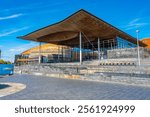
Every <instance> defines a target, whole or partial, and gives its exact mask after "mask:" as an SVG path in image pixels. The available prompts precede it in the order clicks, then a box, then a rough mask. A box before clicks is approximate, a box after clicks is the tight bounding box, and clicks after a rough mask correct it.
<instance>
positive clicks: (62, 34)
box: [18, 10, 146, 46]
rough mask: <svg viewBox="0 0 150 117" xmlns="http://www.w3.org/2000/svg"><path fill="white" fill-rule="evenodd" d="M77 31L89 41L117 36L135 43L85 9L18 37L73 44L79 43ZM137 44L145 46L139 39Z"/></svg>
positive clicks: (131, 38) (132, 38)
mask: <svg viewBox="0 0 150 117" xmlns="http://www.w3.org/2000/svg"><path fill="white" fill-rule="evenodd" d="M79 32H82V33H83V34H84V35H86V37H87V38H88V39H89V40H90V41H97V38H100V39H110V38H115V37H117V36H119V37H121V38H124V39H125V40H128V41H130V42H133V43H135V44H136V43H137V42H136V39H135V38H134V37H132V36H130V35H128V34H127V33H125V32H123V31H121V30H119V29H118V28H116V27H114V26H112V25H111V24H109V23H107V22H105V21H103V20H101V19H99V18H98V17H96V16H94V15H92V14H90V13H89V12H87V11H85V10H79V11H78V12H76V13H74V14H73V15H71V16H69V17H68V18H66V19H64V20H63V21H61V22H58V23H55V24H52V25H49V26H47V27H44V28H42V29H39V30H36V31H34V32H32V33H29V34H27V35H25V36H20V37H18V38H21V39H25V40H31V41H37V42H47V43H53V44H62V45H68V46H74V45H78V44H79ZM139 44H140V46H146V45H145V44H144V43H142V42H141V41H139Z"/></svg>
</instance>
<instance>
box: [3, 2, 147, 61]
mask: <svg viewBox="0 0 150 117" xmlns="http://www.w3.org/2000/svg"><path fill="white" fill-rule="evenodd" d="M149 5H150V0H122V1H121V0H1V1H0V49H1V50H2V58H3V59H5V60H10V61H13V59H14V55H15V54H19V53H21V52H23V51H24V50H26V49H28V48H31V47H33V46H36V45H38V43H36V42H31V41H25V40H21V39H17V38H16V37H17V36H21V35H25V34H27V33H29V32H32V31H34V30H36V29H39V28H42V27H44V26H47V25H50V24H53V23H56V22H58V21H60V20H63V19H64V18H66V17H67V16H69V15H71V14H72V13H74V12H76V11H78V10H80V9H85V10H87V11H89V12H90V13H92V14H94V15H96V16H97V17H99V18H101V19H103V20H105V21H106V22H108V23H110V24H112V25H114V26H116V27H117V28H119V29H121V30H123V31H125V32H127V33H128V34H130V35H132V36H134V37H135V36H136V33H135V30H136V29H139V30H140V35H139V36H140V39H141V38H146V37H150V7H149Z"/></svg>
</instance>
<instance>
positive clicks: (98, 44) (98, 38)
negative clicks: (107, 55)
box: [97, 38, 100, 62]
mask: <svg viewBox="0 0 150 117" xmlns="http://www.w3.org/2000/svg"><path fill="white" fill-rule="evenodd" d="M97 44H98V46H97V47H98V61H99V62H100V39H99V38H98V43H97Z"/></svg>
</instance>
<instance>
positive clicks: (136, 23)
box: [121, 18, 149, 30]
mask: <svg viewBox="0 0 150 117" xmlns="http://www.w3.org/2000/svg"><path fill="white" fill-rule="evenodd" d="M141 20H142V19H141V18H135V19H133V20H132V21H130V22H129V23H128V24H127V25H125V26H121V28H123V29H125V30H132V29H137V28H140V27H143V26H147V25H149V23H146V22H141Z"/></svg>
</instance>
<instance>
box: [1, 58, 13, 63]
mask: <svg viewBox="0 0 150 117" xmlns="http://www.w3.org/2000/svg"><path fill="white" fill-rule="evenodd" d="M0 64H11V62H10V61H4V60H3V59H0Z"/></svg>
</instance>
